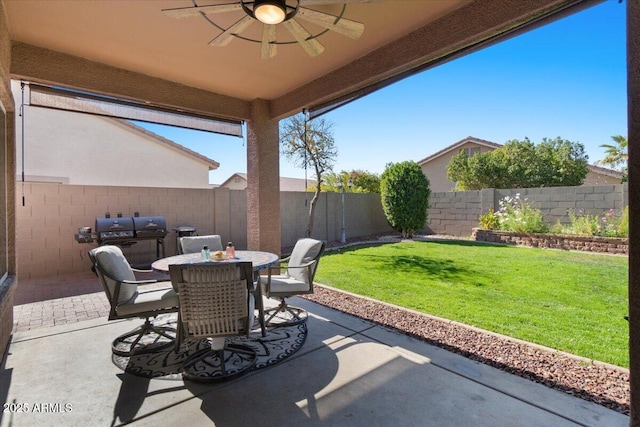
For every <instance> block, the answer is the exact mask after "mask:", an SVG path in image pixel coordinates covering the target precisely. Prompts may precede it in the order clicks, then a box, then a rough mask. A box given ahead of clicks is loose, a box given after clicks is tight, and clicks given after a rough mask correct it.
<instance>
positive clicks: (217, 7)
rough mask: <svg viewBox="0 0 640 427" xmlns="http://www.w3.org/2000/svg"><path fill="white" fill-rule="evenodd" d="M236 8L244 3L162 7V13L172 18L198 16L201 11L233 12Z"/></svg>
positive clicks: (240, 8) (205, 12) (208, 12)
mask: <svg viewBox="0 0 640 427" xmlns="http://www.w3.org/2000/svg"><path fill="white" fill-rule="evenodd" d="M234 10H242V4H240V3H228V4H214V5H211V6H191V7H178V8H175V9H162V13H164V14H165V15H167V16H170V17H172V18H178V19H180V18H188V17H190V16H197V15H200V14H201V13H204V14H205V15H208V14H213V13H222V12H231V11H234Z"/></svg>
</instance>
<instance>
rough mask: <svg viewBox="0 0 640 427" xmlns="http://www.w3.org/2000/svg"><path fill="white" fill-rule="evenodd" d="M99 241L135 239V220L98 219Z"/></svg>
mask: <svg viewBox="0 0 640 427" xmlns="http://www.w3.org/2000/svg"><path fill="white" fill-rule="evenodd" d="M95 230H96V234H97V235H98V240H101V241H104V240H112V239H126V238H133V236H134V232H133V230H134V229H133V218H96V228H95Z"/></svg>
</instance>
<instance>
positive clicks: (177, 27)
mask: <svg viewBox="0 0 640 427" xmlns="http://www.w3.org/2000/svg"><path fill="white" fill-rule="evenodd" d="M193 3H194V2H192V1H189V0H162V1H153V2H146V1H142V2H137V1H134V2H121V1H100V2H73V1H57V0H53V1H47V2H42V1H37V0H24V1H19V2H14V1H3V5H4V9H5V14H6V19H7V24H8V32H9V36H10V37H11V41H12V48H11V49H12V52H11V53H12V62H11V75H12V77H14V78H25V79H27V80H33V81H38V82H41V83H49V84H55V85H62V86H67V87H71V88H75V89H82V90H87V91H92V92H96V93H101V94H106V95H110V96H116V97H122V98H127V99H134V100H137V101H142V102H148V103H152V104H157V105H162V106H165V107H172V108H179V109H188V110H190V111H193V112H199V113H210V114H214V115H219V116H223V117H228V118H233V119H246V120H248V119H250V118H251V113H250V102H251V101H252V100H254V99H264V100H268V102H269V118H282V117H286V116H289V115H291V114H293V113H296V112H299V111H301V110H302V109H303V108H313V107H318V106H320V105H323V104H324V103H327V102H332V101H335V100H337V99H340V98H342V97H347V98H349V97H350V96H353V95H354V94H361V92H358V91H361V90H363V89H364V88H366V87H369V86H372V85H373V87H378V86H377V85H380V84H384V83H381V82H384V81H385V80H387V82H391V81H394V80H395V79H397V78H401V77H403V76H405V75H406V74H407V73H411V72H415V71H417V70H421V69H424V68H427V67H429V66H433V65H435V64H437V63H439V62H441V61H446V60H450V59H451V58H453V57H455V56H456V55H459V54H464V53H467V52H469V51H471V50H473V49H477V48H480V47H482V46H483V45H486V44H487V43H493V42H496V41H498V40H500V39H503V38H505V37H509V36H511V35H513V34H516V33H518V32H519V31H523V30H524V29H528V28H531V27H532V26H535V25H541V24H542V23H544V22H545V21H546V20H549V19H556V18H558V17H559V16H562V15H563V14H567V13H572V12H574V11H576V10H578V9H580V8H583V7H586V6H589V5H592V4H594V3H597V1H593V0H587V1H585V0H540V1H535V2H522V1H519V0H430V1H404V0H394V1H362V0H359V1H354V0H351V1H345V3H346V5H344V11H343V2H342V1H341V0H335V1H334V0H326V1H316V0H301V1H300V5H301V6H305V5H306V7H307V8H309V9H313V10H316V11H320V12H324V13H328V14H331V15H334V16H337V15H340V14H341V13H343V16H344V17H345V18H347V19H349V20H353V21H357V22H360V23H362V24H364V31H363V33H362V35H361V36H360V37H359V38H357V39H355V40H353V39H351V38H349V37H347V36H345V35H342V34H340V33H338V32H336V31H326V32H324V28H322V27H320V26H318V25H315V24H314V23H310V22H308V21H305V20H304V18H303V17H300V16H298V17H294V19H295V20H297V21H299V22H300V23H301V24H302V25H303V26H304V27H305V28H306V29H307V31H308V32H309V33H310V34H311V35H317V38H316V40H317V41H318V42H320V43H321V44H322V46H323V47H324V51H323V52H322V53H321V54H319V55H317V56H314V57H312V56H310V55H309V54H307V52H305V50H304V49H303V48H302V47H301V45H300V44H299V43H296V42H295V39H293V38H292V35H291V34H290V33H289V32H288V31H286V30H285V29H284V28H282V26H276V28H277V38H276V40H277V43H279V44H278V45H277V54H276V55H275V56H274V57H271V58H265V59H263V58H262V57H261V53H260V52H261V44H260V43H259V41H260V40H261V39H262V36H261V31H262V26H263V25H262V24H261V23H259V22H256V23H254V24H252V25H250V26H249V27H248V28H247V29H246V30H244V31H242V32H241V34H240V35H241V37H243V39H240V38H238V37H232V38H231V41H230V42H229V44H228V45H225V46H210V45H209V42H210V41H211V40H213V39H214V38H215V37H217V36H218V35H220V34H221V32H222V29H226V28H229V27H230V26H231V25H232V24H233V23H234V22H236V21H237V20H239V19H240V18H242V17H243V16H245V13H244V12H243V11H242V10H241V9H240V10H232V11H229V12H225V13H215V14H208V15H206V17H205V16H203V15H196V16H191V17H187V18H182V19H176V18H173V17H170V16H167V15H166V14H165V13H163V10H164V9H172V8H181V7H190V6H193ZM195 3H196V4H197V5H198V6H206V5H216V4H224V3H240V2H239V1H235V2H232V1H229V0H224V1H211V0H208V1H207V0H199V1H196V2H195ZM290 3H291V0H290ZM293 3H295V2H293ZM317 3H333V4H317ZM247 39H249V40H247ZM280 43H282V44H280Z"/></svg>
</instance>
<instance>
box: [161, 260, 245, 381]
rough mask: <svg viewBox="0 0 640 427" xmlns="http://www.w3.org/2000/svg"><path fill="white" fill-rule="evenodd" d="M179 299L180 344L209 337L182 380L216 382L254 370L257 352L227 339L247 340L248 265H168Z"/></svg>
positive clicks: (187, 363)
mask: <svg viewBox="0 0 640 427" xmlns="http://www.w3.org/2000/svg"><path fill="white" fill-rule="evenodd" d="M169 274H170V276H171V281H172V283H173V285H174V287H175V289H176V290H177V292H178V295H179V298H180V314H179V317H178V322H179V324H180V326H181V328H180V340H181V341H187V340H190V339H201V338H208V346H207V347H206V348H203V349H201V350H199V351H196V352H194V353H193V354H192V355H190V356H189V357H187V359H185V361H184V363H183V374H182V375H183V377H184V378H186V379H190V380H194V381H215V380H219V379H226V378H230V377H235V376H238V375H241V374H243V373H245V372H246V371H248V370H249V369H250V368H252V367H253V365H254V364H255V361H256V353H255V351H254V350H253V349H252V348H251V347H249V346H246V345H243V344H232V343H227V342H226V341H227V340H226V337H233V336H238V335H243V334H246V335H247V336H248V335H249V332H250V330H251V327H252V325H253V318H254V305H255V303H254V298H253V292H252V290H253V280H252V275H253V269H252V265H251V263H250V262H237V263H235V262H234V263H227V262H225V263H213V262H211V263H198V264H180V265H170V266H169Z"/></svg>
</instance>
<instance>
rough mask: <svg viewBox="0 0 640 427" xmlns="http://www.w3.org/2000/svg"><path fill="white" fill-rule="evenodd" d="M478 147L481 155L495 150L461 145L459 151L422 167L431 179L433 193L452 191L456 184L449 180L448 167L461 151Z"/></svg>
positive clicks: (446, 154) (477, 145) (423, 171)
mask: <svg viewBox="0 0 640 427" xmlns="http://www.w3.org/2000/svg"><path fill="white" fill-rule="evenodd" d="M476 147H479V148H480V152H481V153H484V152H486V151H492V150H493V149H491V148H489V147H485V146H483V145H479V144H475V143H473V142H467V143H466V144H463V145H461V146H460V147H459V149H457V150H451V151H449V152H447V153H444V154H443V155H441V156H438V157H436V158H434V159H433V160H431V161H429V162H427V163H425V164H423V165H421V166H420V167H421V168H422V173H424V174H425V176H426V177H427V178H428V179H429V188H430V189H431V192H443V191H452V190H453V188H454V187H455V186H456V184H455V183H454V182H452V181H449V180H448V179H447V165H448V164H449V162H450V161H451V159H452V158H453V157H454V156H457V155H458V153H460V151H461V150H464V149H465V148H476Z"/></svg>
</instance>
